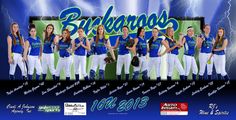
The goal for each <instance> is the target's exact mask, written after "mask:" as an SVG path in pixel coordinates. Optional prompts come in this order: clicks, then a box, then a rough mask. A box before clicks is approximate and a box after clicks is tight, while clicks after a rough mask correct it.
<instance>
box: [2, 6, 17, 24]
mask: <svg viewBox="0 0 236 120" xmlns="http://www.w3.org/2000/svg"><path fill="white" fill-rule="evenodd" d="M1 11H2V13H3V14H4V15H6V16H7V18H8V20H9V22H10V23H12V22H13V21H14V20H13V18H12V17H11V16H10V15H9V12H8V9H7V8H5V7H4V6H3V5H2V6H1Z"/></svg>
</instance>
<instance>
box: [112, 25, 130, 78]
mask: <svg viewBox="0 0 236 120" xmlns="http://www.w3.org/2000/svg"><path fill="white" fill-rule="evenodd" d="M122 31H123V35H122V36H120V37H118V38H117V40H116V44H115V46H114V47H113V49H116V48H119V51H118V58H117V64H116V75H117V79H118V80H121V70H122V67H123V65H124V70H125V80H129V68H130V62H131V55H130V52H129V49H127V48H126V46H125V44H126V42H127V41H128V40H130V39H132V37H130V36H129V28H128V26H123V28H122Z"/></svg>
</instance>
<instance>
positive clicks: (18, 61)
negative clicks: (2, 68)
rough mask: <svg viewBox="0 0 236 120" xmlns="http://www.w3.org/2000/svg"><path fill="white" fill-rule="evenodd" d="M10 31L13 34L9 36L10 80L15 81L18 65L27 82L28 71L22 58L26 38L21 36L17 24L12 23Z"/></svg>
mask: <svg viewBox="0 0 236 120" xmlns="http://www.w3.org/2000/svg"><path fill="white" fill-rule="evenodd" d="M10 29H11V33H10V34H9V35H8V36H7V45H8V63H9V64H10V70H9V79H10V80H14V79H15V77H14V74H15V70H16V65H18V66H19V67H20V70H21V74H22V79H23V80H25V79H26V78H27V69H26V65H25V63H24V61H23V58H22V54H23V47H24V38H23V36H22V35H21V34H20V31H19V25H18V24H17V23H15V22H14V23H12V24H11V26H10Z"/></svg>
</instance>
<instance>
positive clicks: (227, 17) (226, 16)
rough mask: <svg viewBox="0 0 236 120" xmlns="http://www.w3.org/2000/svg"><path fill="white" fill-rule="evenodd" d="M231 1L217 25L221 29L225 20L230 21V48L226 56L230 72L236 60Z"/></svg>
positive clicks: (229, 0)
mask: <svg viewBox="0 0 236 120" xmlns="http://www.w3.org/2000/svg"><path fill="white" fill-rule="evenodd" d="M231 1H232V0H228V2H227V3H228V9H227V10H226V11H225V12H224V16H223V17H222V18H221V19H220V21H219V22H218V23H217V25H216V26H217V27H220V25H221V23H223V22H224V20H227V21H228V25H229V30H230V32H229V39H228V41H229V45H230V46H229V47H228V49H229V50H227V54H226V55H227V56H226V57H227V65H228V67H227V71H229V70H230V67H231V64H232V62H233V61H234V60H235V59H236V56H235V53H234V51H236V46H235V45H234V44H236V43H235V42H233V41H232V40H233V37H235V36H233V34H234V31H235V30H234V29H233V26H232V21H231V20H230V15H231V6H232V5H231Z"/></svg>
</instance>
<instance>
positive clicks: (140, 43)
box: [131, 27, 148, 80]
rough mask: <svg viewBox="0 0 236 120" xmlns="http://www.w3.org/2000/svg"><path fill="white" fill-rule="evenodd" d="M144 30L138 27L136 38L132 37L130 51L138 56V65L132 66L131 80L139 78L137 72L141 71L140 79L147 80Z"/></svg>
mask: <svg viewBox="0 0 236 120" xmlns="http://www.w3.org/2000/svg"><path fill="white" fill-rule="evenodd" d="M144 35H145V30H144V28H142V27H140V28H138V31H137V38H135V39H134V45H133V47H132V48H131V51H132V52H133V53H134V55H135V56H138V58H139V66H138V67H135V66H134V72H133V80H137V79H138V78H139V72H140V70H141V72H142V79H143V80H148V62H147V56H146V55H147V40H146V39H145V38H144Z"/></svg>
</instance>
